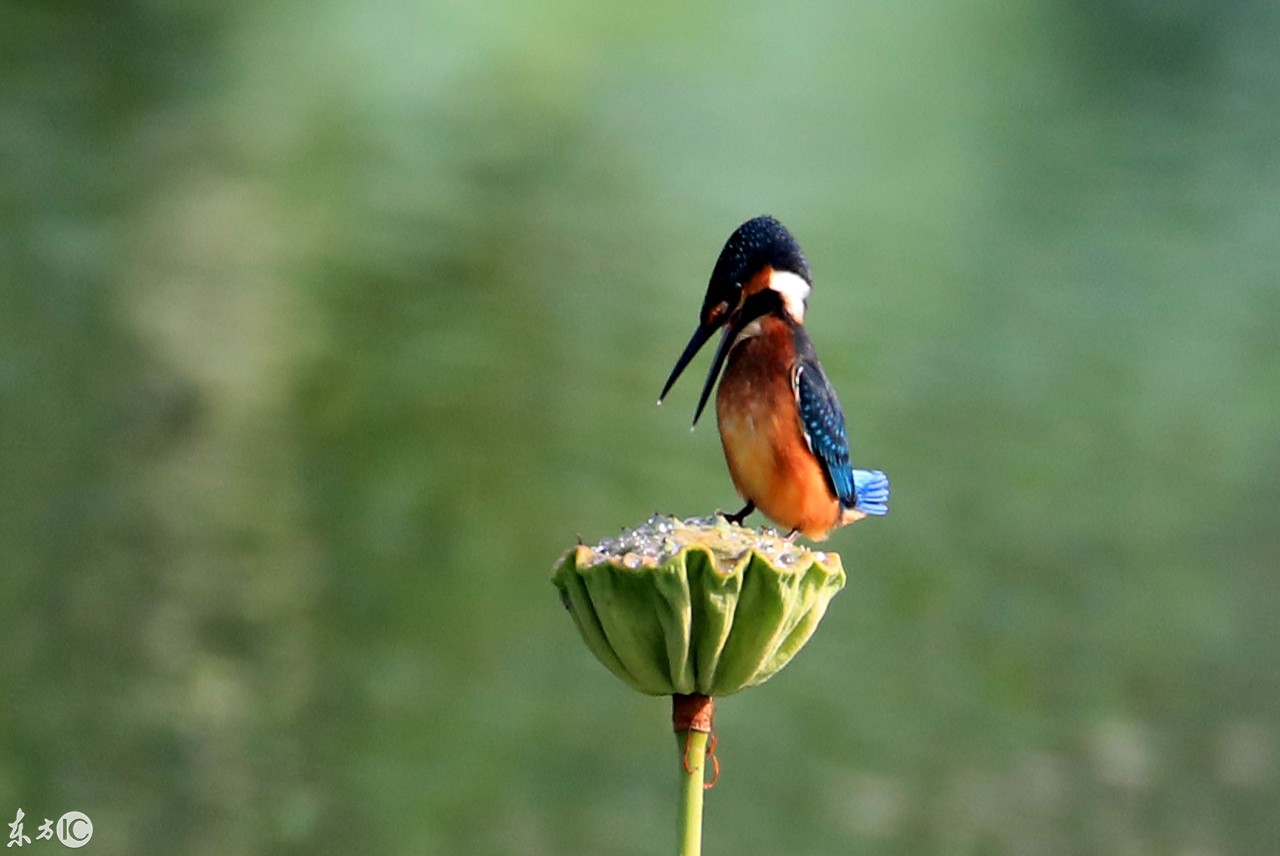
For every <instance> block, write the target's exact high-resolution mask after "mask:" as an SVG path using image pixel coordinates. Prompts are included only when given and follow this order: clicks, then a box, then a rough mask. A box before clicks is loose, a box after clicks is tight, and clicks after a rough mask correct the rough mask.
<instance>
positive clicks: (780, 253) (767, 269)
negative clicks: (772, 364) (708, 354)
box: [658, 216, 813, 424]
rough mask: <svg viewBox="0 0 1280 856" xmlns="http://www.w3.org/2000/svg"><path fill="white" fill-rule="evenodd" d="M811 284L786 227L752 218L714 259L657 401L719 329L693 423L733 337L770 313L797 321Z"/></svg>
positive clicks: (768, 219) (806, 265) (767, 219)
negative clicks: (693, 324) (691, 326)
mask: <svg viewBox="0 0 1280 856" xmlns="http://www.w3.org/2000/svg"><path fill="white" fill-rule="evenodd" d="M812 282H813V276H812V274H811V273H810V272H809V262H808V261H807V260H806V259H805V257H804V253H803V252H801V251H800V245H799V244H798V243H796V239H795V238H794V237H792V235H791V233H790V232H788V231H787V227H786V226H783V225H782V224H781V223H779V222H778V221H777V220H775V219H773V218H772V217H769V216H763V217H755V218H753V219H751V220H748V221H747V222H745V223H743V224H742V225H741V226H739V227H738V228H737V229H736V230H734V233H733V234H732V235H730V236H729V240H728V241H726V242H725V245H724V249H722V250H721V251H720V258H718V259H716V266H715V268H713V269H712V271H711V281H710V282H709V283H708V284H707V294H706V296H705V297H703V299H702V312H701V314H700V315H699V316H698V329H697V330H695V331H694V333H693V338H692V339H690V340H689V344H688V345H687V346H685V349H684V353H682V354H681V355H680V359H678V360H677V361H676V365H675V368H673V369H672V370H671V375H670V377H668V378H667V382H666V385H664V386H663V387H662V394H661V395H660V396H658V403H659V404H661V403H662V400H663V399H664V398H666V396H667V392H668V391H670V389H671V387H672V385H674V384H675V382H676V379H677V378H678V377H680V373H681V372H683V371H684V369H685V367H686V366H687V365H688V364H689V362H690V361H691V360H692V359H693V357H694V355H695V354H697V353H698V351H699V350H701V349H702V346H703V345H705V344H706V343H707V340H708V339H710V338H711V336H712V334H714V333H715V331H716V330H718V329H720V328H721V327H723V328H724V336H723V338H721V340H720V347H719V349H718V350H717V351H716V357H715V360H713V361H712V364H711V372H710V373H709V374H708V375H707V382H706V384H705V385H704V386H703V388H702V396H701V398H700V399H699V400H698V409H697V411H696V412H695V413H694V416H693V421H694V424H697V422H698V417H700V416H701V415H702V409H703V407H705V406H706V403H707V398H708V397H710V395H711V388H712V387H713V386H715V382H716V378H717V377H718V376H719V375H720V369H721V368H722V367H723V366H724V361H725V357H726V356H728V353H729V348H730V347H731V346H732V345H733V342H734V340H735V339H736V338H737V337H738V334H739V333H740V332H742V330H743V329H744V328H745V327H747V325H749V324H750V323H751V322H752V321H755V320H756V319H757V318H759V317H760V316H762V315H767V314H769V313H771V312H778V313H783V314H785V315H788V316H790V317H791V318H792V319H793V320H794V321H795V322H796V323H801V322H803V321H804V312H805V307H806V305H807V303H808V299H809V289H810V287H811V285H812Z"/></svg>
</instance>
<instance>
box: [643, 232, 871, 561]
mask: <svg viewBox="0 0 1280 856" xmlns="http://www.w3.org/2000/svg"><path fill="white" fill-rule="evenodd" d="M812 286H813V275H812V273H811V272H810V269H809V262H808V260H807V259H806V258H805V256H804V253H803V252H801V250H800V245H799V244H798V243H797V242H796V239H795V238H794V237H793V236H792V235H791V233H790V232H789V231H787V228H786V227H785V226H783V225H782V224H781V223H779V222H778V221H777V220H775V219H774V218H773V217H769V216H762V217H756V218H754V219H751V220H748V221H747V222H745V223H743V224H742V225H741V226H739V227H738V228H737V230H735V231H734V233H733V234H732V235H730V236H729V240H728V241H727V242H726V243H725V245H724V249H723V250H721V251H720V257H719V258H718V259H716V265H715V268H714V269H713V270H712V271H711V281H710V282H709V283H708V285H707V293H706V296H705V297H704V298H703V301H702V311H701V313H700V314H699V317H698V328H697V329H696V330H695V331H694V333H693V338H692V339H690V340H689V344H688V345H687V346H686V347H685V349H684V353H682V354H681V355H680V359H678V360H676V364H675V367H674V368H673V369H672V370H671V375H670V377H668V378H667V382H666V384H665V385H664V386H663V387H662V394H661V395H659V396H658V403H659V404H661V403H662V401H663V399H665V398H666V396H667V393H668V392H670V390H671V387H672V385H673V384H675V382H676V379H677V378H679V377H680V374H681V372H683V371H684V370H685V367H686V366H688V364H689V362H690V361H691V360H692V359H693V358H694V356H695V355H696V354H697V353H698V351H700V350H701V349H702V346H703V345H705V344H706V343H707V341H708V340H709V339H710V338H711V337H712V336H713V335H714V334H715V333H716V331H717V330H720V329H723V331H724V333H723V335H722V337H721V339H720V345H719V348H718V349H717V351H716V355H715V358H714V359H713V360H712V363H711V370H710V372H709V373H708V374H707V380H706V383H705V384H704V385H703V387H702V395H701V396H700V397H699V399H698V407H697V410H695V411H694V414H693V425H694V427H697V424H698V419H699V418H700V417H701V416H702V411H703V408H705V407H706V404H707V399H708V398H709V397H710V395H711V389H712V387H713V386H715V382H716V378H717V377H718V376H719V375H720V371H721V369H722V368H723V369H724V378H723V379H722V380H721V381H720V388H719V390H718V391H717V393H716V420H717V422H718V425H719V428H720V443H721V445H722V446H723V448H724V457H725V461H726V462H727V463H728V465H729V475H730V477H731V478H732V479H733V484H734V487H735V488H736V489H737V492H738V495H739V496H740V497H742V499H744V500H746V503H747V504H746V505H745V506H744V507H743V508H742V509H741V510H740V511H738V512H737V513H735V514H727V515H724V516H725V517H726V519H728V520H730V521H732V522H734V523H742V521H743V520H745V519H746V517H747V515H749V514H751V513H752V512H753V511H755V510H756V509H757V508H758V509H759V510H760V511H761V512H762V513H763V514H764V515H765V516H767V517H769V518H770V519H771V520H773V521H774V522H776V523H777V524H779V525H780V526H782V527H784V528H787V529H790V530H791V533H790V537H792V538H794V537H795V535H796V534H797V533H800V534H803V535H804V536H805V537H807V538H811V539H813V540H815V541H821V540H824V539H825V538H826V537H827V536H828V535H829V534H830V533H831V531H832V530H833V529H835V528H836V527H838V526H843V525H845V524H846V523H852V522H853V521H855V520H860V519H862V518H863V517H866V516H867V515H877V516H878V515H883V514H885V513H886V512H887V511H888V501H889V480H888V478H887V477H886V476H885V474H884V473H882V472H879V471H876V470H855V469H853V467H852V466H851V464H850V461H849V438H848V433H847V431H846V429H845V421H844V411H843V410H841V408H840V401H839V400H838V399H837V398H836V392H835V390H834V389H833V388H832V386H831V383H830V381H828V380H827V375H826V373H825V372H824V371H823V370H822V363H820V362H819V361H818V353H817V351H816V350H815V349H814V346H813V341H812V340H811V339H810V338H809V334H808V333H807V332H806V331H805V328H804V316H805V310H806V308H807V306H808V300H809V292H810V289H811V288H812Z"/></svg>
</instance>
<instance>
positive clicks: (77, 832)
mask: <svg viewBox="0 0 1280 856" xmlns="http://www.w3.org/2000/svg"><path fill="white" fill-rule="evenodd" d="M92 837H93V821H92V820H90V819H89V815H87V814H85V813H84V812H81V811H69V812H67V813H66V814H64V815H63V816H62V817H60V818H58V840H59V841H61V842H62V843H63V844H64V845H66V846H67V847H83V846H85V845H86V844H88V843H89V839H90V838H92Z"/></svg>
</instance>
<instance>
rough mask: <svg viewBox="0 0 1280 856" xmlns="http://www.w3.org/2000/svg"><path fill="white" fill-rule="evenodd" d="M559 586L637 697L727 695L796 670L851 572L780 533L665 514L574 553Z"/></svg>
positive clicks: (596, 647) (598, 652)
mask: <svg viewBox="0 0 1280 856" xmlns="http://www.w3.org/2000/svg"><path fill="white" fill-rule="evenodd" d="M552 582H553V583H554V584H555V585H556V587H557V588H558V589H559V590H560V598H561V601H562V602H563V603H564V605H565V607H566V608H567V609H568V610H569V613H570V614H571V615H572V616H573V620H574V623H575V624H576V625H577V627H578V631H579V632H580V633H581V634H582V638H583V639H584V640H585V641H586V643H587V646H588V647H589V648H590V649H591V652H592V653H593V654H594V655H595V656H596V658H597V659H598V660H600V662H601V663H603V664H604V665H605V667H606V668H608V669H609V671H611V672H613V673H614V674H615V675H617V676H618V677H619V678H621V679H622V680H623V681H625V682H626V683H627V684H628V685H629V686H631V687H633V688H634V689H636V690H639V691H640V692H642V693H648V694H650V695H672V694H682V695H688V694H693V693H698V694H702V695H707V696H727V695H731V694H733V693H736V692H738V691H739V690H742V689H745V688H746V687H750V686H754V685H755V684H758V683H761V682H763V681H766V680H768V679H769V678H770V677H772V676H773V675H774V674H775V673H777V671H778V670H779V669H781V668H782V667H783V666H785V665H786V664H787V663H789V662H790V661H791V658H792V657H794V656H795V655H796V653H797V652H799V650H800V649H801V648H802V647H804V644H805V643H806V642H807V641H809V637H810V636H812V635H813V632H814V630H816V629H817V626H818V622H819V621H821V620H822V616H823V615H824V614H825V613H826V610H827V604H828V603H830V601H831V598H832V597H834V596H835V594H836V592H838V591H839V590H840V589H841V588H843V587H844V583H845V573H844V568H843V567H842V566H841V563H840V557H839V556H838V555H836V554H835V553H826V552H820V551H812V550H809V549H807V548H805V547H803V546H801V545H799V544H793V543H791V542H789V541H787V540H786V539H784V538H781V537H779V536H778V535H777V534H775V533H773V532H771V531H769V530H765V531H763V532H761V531H757V530H755V529H748V528H746V527H743V526H739V525H736V524H732V523H729V522H728V521H726V520H725V519H724V518H723V517H714V518H691V519H689V520H683V521H682V520H679V519H676V518H674V517H667V516H660V515H654V516H653V517H651V518H650V519H649V520H648V521H647V522H646V523H645V524H643V525H641V526H639V527H637V528H635V529H631V530H627V531H625V532H623V534H622V535H621V536H619V537H618V538H614V539H609V540H606V541H603V542H601V543H600V544H597V545H595V546H587V545H579V546H577V547H575V548H573V549H570V550H568V551H567V552H566V553H565V554H564V556H563V557H561V559H560V562H559V563H558V564H557V566H556V568H555V572H554V574H553V575H552Z"/></svg>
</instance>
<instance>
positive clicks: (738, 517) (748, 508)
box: [716, 500, 756, 526]
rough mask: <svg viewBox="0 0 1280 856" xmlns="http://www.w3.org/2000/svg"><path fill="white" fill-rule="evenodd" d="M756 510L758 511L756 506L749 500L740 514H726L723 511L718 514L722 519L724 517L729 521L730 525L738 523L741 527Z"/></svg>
mask: <svg viewBox="0 0 1280 856" xmlns="http://www.w3.org/2000/svg"><path fill="white" fill-rule="evenodd" d="M755 510H756V504H755V503H754V502H752V501H750V500H747V504H746V505H744V506H743V507H742V509H741V510H740V511H738V513H736V514H725V513H724V512H723V511H717V512H716V513H717V514H719V515H720V516H721V517H723V518H724V519H725V520H728V521H729V522H730V523H736V524H737V525H738V526H741V525H742V521H744V520H746V519H747V515H748V514H750V513H751V512H753V511H755Z"/></svg>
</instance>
